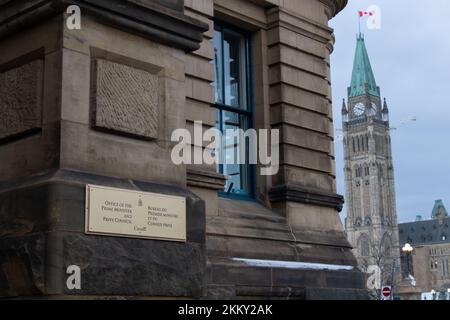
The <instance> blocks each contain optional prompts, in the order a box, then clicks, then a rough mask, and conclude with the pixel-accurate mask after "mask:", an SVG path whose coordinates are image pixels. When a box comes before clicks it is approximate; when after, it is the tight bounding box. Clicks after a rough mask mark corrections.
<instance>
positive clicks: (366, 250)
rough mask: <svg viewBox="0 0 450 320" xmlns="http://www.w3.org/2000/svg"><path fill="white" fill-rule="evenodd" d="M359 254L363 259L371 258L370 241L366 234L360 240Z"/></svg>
mask: <svg viewBox="0 0 450 320" xmlns="http://www.w3.org/2000/svg"><path fill="white" fill-rule="evenodd" d="M359 253H360V255H361V256H362V257H369V256H370V240H369V237H368V236H367V235H366V234H363V235H361V237H360V238H359Z"/></svg>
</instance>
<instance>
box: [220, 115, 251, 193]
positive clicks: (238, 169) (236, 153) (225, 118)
mask: <svg viewBox="0 0 450 320" xmlns="http://www.w3.org/2000/svg"><path fill="white" fill-rule="evenodd" d="M247 123H248V118H247V117H246V116H244V115H240V114H238V113H235V112H228V111H222V129H223V133H224V141H223V148H224V150H223V156H224V159H225V164H224V165H223V174H224V175H227V176H230V179H229V180H228V181H227V184H226V186H225V190H226V191H228V190H229V189H230V186H231V193H239V194H249V193H250V184H249V181H248V180H249V170H248V165H247V164H246V163H248V154H247V153H248V152H247V150H248V148H247V146H246V141H241V140H240V141H238V139H239V137H237V136H233V135H230V134H228V135H227V130H232V132H237V130H239V129H242V130H244V131H245V130H247ZM236 135H237V134H236ZM241 152H244V155H243V156H244V157H245V161H246V163H242V161H240V157H241ZM231 162H232V163H233V164H226V163H231ZM232 184H233V185H232Z"/></svg>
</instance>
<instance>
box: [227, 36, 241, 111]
mask: <svg viewBox="0 0 450 320" xmlns="http://www.w3.org/2000/svg"><path fill="white" fill-rule="evenodd" d="M223 37H224V39H223V40H224V42H223V51H224V70H223V72H224V77H225V104H226V105H228V106H231V107H234V108H240V109H246V105H245V102H246V99H245V96H246V94H245V88H246V83H245V68H246V66H245V39H244V37H243V36H242V35H240V34H238V33H234V32H231V31H225V32H224V35H223Z"/></svg>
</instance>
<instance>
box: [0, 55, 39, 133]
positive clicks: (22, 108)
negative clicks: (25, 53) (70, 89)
mask: <svg viewBox="0 0 450 320" xmlns="http://www.w3.org/2000/svg"><path fill="white" fill-rule="evenodd" d="M43 72H44V62H43V60H34V61H32V62H29V63H26V64H24V65H21V66H19V67H16V68H13V69H10V70H7V71H5V72H0V140H4V139H8V138H12V137H14V136H17V135H20V134H24V133H27V132H31V131H34V130H38V129H40V128H41V123H42V85H43Z"/></svg>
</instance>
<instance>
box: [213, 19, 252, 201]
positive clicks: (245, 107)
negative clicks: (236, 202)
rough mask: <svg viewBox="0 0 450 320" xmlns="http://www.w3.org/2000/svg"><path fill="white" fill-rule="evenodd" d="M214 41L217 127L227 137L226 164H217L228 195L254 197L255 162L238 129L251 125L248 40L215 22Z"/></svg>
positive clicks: (224, 149) (225, 139)
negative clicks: (250, 156)
mask: <svg viewBox="0 0 450 320" xmlns="http://www.w3.org/2000/svg"><path fill="white" fill-rule="evenodd" d="M213 43H214V53H215V54H214V64H215V71H216V77H215V82H214V86H215V91H216V94H215V98H216V104H215V107H216V109H217V113H216V114H217V118H216V126H217V128H218V129H220V130H221V131H222V133H223V136H224V137H223V139H224V141H222V159H223V161H222V162H223V164H220V165H218V168H217V169H218V171H219V172H220V173H222V174H224V175H226V176H228V178H229V179H228V180H227V184H226V186H225V190H224V191H225V192H226V193H227V194H237V195H243V196H252V195H253V186H252V165H250V164H249V163H248V145H247V144H246V141H247V140H246V139H242V137H239V135H238V134H237V133H238V130H242V131H244V132H245V131H246V130H248V129H250V128H251V125H252V114H251V112H250V108H249V105H250V103H249V96H250V94H249V88H248V82H249V81H248V78H249V71H248V69H249V68H248V61H247V60H248V56H249V55H248V39H247V37H246V35H245V34H244V33H241V32H238V31H236V30H231V29H229V28H226V27H224V26H221V25H220V24H219V23H216V26H215V32H214V40H213ZM240 139H242V141H241V140H240ZM244 160H245V161H244Z"/></svg>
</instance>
